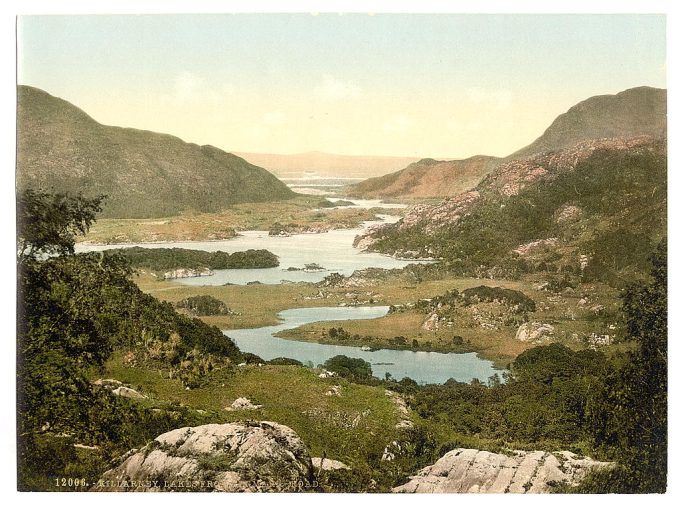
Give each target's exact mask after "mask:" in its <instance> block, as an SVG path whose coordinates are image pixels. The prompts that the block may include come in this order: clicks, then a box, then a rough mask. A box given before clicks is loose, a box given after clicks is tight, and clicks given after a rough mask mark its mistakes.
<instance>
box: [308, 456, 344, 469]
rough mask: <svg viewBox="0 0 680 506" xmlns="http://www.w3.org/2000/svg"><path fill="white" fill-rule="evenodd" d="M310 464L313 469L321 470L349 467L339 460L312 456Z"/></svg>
mask: <svg viewBox="0 0 680 506" xmlns="http://www.w3.org/2000/svg"><path fill="white" fill-rule="evenodd" d="M312 465H313V466H314V469H321V470H322V471H338V470H340V469H349V466H347V464H345V463H344V462H340V461H339V460H332V459H325V458H321V457H312Z"/></svg>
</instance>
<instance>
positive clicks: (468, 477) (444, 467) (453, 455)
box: [392, 448, 611, 494]
mask: <svg viewBox="0 0 680 506" xmlns="http://www.w3.org/2000/svg"><path fill="white" fill-rule="evenodd" d="M610 465H611V463H609V462H598V461H596V460H593V459H591V458H589V457H578V456H577V455H575V454H573V453H571V452H566V451H565V452H555V453H549V452H543V451H532V452H524V451H514V452H512V453H511V454H509V455H503V454H498V453H491V452H487V451H480V450H475V449H467V448H457V449H455V450H452V451H450V452H448V453H447V454H446V455H444V456H443V457H442V458H440V459H439V460H438V461H437V462H435V463H434V464H433V465H431V466H428V467H425V468H423V469H422V470H421V471H420V472H419V473H418V474H417V475H416V476H412V477H411V479H410V481H408V482H407V483H406V484H404V485H401V486H399V487H396V488H394V489H393V490H392V491H393V492H402V493H413V492H418V493H489V494H499V493H519V494H524V493H548V492H551V491H552V490H553V486H554V485H557V484H565V485H576V484H578V483H579V482H580V481H581V480H582V479H583V478H584V477H585V476H586V475H587V474H588V473H589V472H591V471H592V470H594V469H601V468H603V467H607V466H610Z"/></svg>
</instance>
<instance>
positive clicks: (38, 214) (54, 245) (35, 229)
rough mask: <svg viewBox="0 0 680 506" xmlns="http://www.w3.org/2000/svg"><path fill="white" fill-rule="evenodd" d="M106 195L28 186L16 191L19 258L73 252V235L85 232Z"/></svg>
mask: <svg viewBox="0 0 680 506" xmlns="http://www.w3.org/2000/svg"><path fill="white" fill-rule="evenodd" d="M104 199H105V197H104V196H103V195H100V196H98V197H95V198H90V199H88V198H85V197H83V196H82V195H81V194H78V195H77V196H76V197H72V196H69V195H66V194H63V193H54V194H53V193H47V192H42V191H35V190H31V189H27V190H24V191H22V192H21V193H19V194H18V195H17V254H18V257H19V260H20V261H22V260H24V259H26V258H35V257H36V256H37V255H40V254H73V248H74V245H75V237H76V236H77V235H80V234H85V233H86V232H87V231H88V230H89V228H90V226H91V225H92V223H94V221H95V216H96V215H97V213H99V212H100V211H101V210H102V202H103V201H104Z"/></svg>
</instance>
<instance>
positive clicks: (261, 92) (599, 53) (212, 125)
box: [17, 13, 666, 158]
mask: <svg viewBox="0 0 680 506" xmlns="http://www.w3.org/2000/svg"><path fill="white" fill-rule="evenodd" d="M665 23H666V20H665V16H663V15H651V14H628V15H623V14H618V15H606V14H604V15H597V14H587V15H547V14H545V15H539V14H533V15H519V14H517V15H488V14H484V15H482V14H479V15H473V14H466V15H464V14H386V13H382V14H376V15H368V14H345V15H338V14H318V15H311V14H227V15H217V14H209V15H138V16H129V15H128V16H122V15H121V16H105V15H97V16H83V15H80V16H22V17H19V19H18V21H17V32H18V38H17V40H18V43H17V44H18V50H17V54H18V67H17V74H18V75H17V80H18V82H19V84H26V85H31V86H36V87H38V88H41V89H43V90H45V91H47V92H48V93H50V94H52V95H55V96H58V97H60V98H63V99H65V100H68V101H69V102H71V103H73V104H75V105H76V106H78V107H80V108H81V109H83V110H84V111H85V112H87V113H88V114H90V115H91V116H92V117H93V118H94V119H96V120H97V121H99V122H101V123H104V124H108V125H116V126H125V127H134V128H141V129H148V130H153V131H157V132H163V133H169V134H172V135H176V136H178V137H180V138H182V139H184V140H186V141H189V142H195V143H198V144H212V145H214V146H217V147H219V148H222V149H224V150H227V151H235V152H260V153H286V154H287V153H301V152H307V151H325V152H331V153H339V154H350V155H392V156H414V157H434V158H461V157H467V156H472V155H475V154H487V155H496V156H505V155H508V154H510V153H512V152H514V151H516V150H517V149H519V148H521V147H523V146H525V145H527V144H529V143H530V142H532V141H533V140H534V139H535V138H536V137H538V136H539V135H540V134H541V133H543V131H544V130H545V129H546V128H547V127H548V126H549V125H550V123H551V122H552V121H553V120H554V119H555V117H556V116H557V115H559V114H561V113H563V112H565V111H566V110H567V109H568V108H569V107H571V106H572V105H574V104H576V103H577V102H579V101H581V100H584V99H586V98H588V97H591V96H593V95H601V94H610V93H617V92H620V91H623V90H625V89H628V88H631V87H635V86H642V85H645V86H654V87H661V88H665V87H666V33H665V31H666V29H665Z"/></svg>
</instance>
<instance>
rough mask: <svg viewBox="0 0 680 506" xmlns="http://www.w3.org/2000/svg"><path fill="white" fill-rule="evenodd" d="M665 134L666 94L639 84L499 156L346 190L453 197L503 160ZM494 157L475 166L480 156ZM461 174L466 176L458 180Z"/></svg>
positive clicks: (572, 113)
mask: <svg viewBox="0 0 680 506" xmlns="http://www.w3.org/2000/svg"><path fill="white" fill-rule="evenodd" d="M641 135H649V136H652V137H665V135H666V90H664V89H661V88H652V87H649V86H639V87H635V88H629V89H627V90H624V91H622V92H619V93H617V94H614V95H597V96H593V97H590V98H587V99H585V100H582V101H581V102H578V103H577V104H575V105H574V106H572V107H570V108H569V109H568V110H567V111H566V112H564V113H562V114H560V115H559V116H557V118H556V119H555V120H554V121H553V122H552V123H551V124H550V126H549V127H548V128H547V129H546V130H545V131H544V132H543V134H542V135H540V136H539V137H538V138H537V139H536V140H534V141H533V142H532V143H531V144H529V145H527V146H525V147H523V148H521V149H519V150H517V151H515V152H514V153H511V154H510V155H508V156H506V157H503V158H495V157H486V156H485V155H475V156H472V157H469V158H466V159H465V160H452V161H441V162H438V163H436V164H434V163H429V162H428V163H423V162H424V161H425V160H428V159H423V160H419V161H418V162H415V163H414V164H411V165H409V166H408V167H406V168H404V169H402V170H400V171H397V172H394V173H392V174H387V175H385V176H382V177H377V178H372V179H368V180H366V181H362V182H360V183H357V184H354V185H352V186H350V187H349V190H348V192H349V194H350V195H351V196H355V197H372V198H380V197H452V196H455V195H457V194H460V193H463V192H465V191H468V190H471V189H472V188H474V187H475V186H476V185H477V184H478V183H480V182H481V181H482V180H483V179H484V177H486V176H487V175H488V174H490V173H491V172H492V171H493V170H494V169H495V168H496V167H498V166H500V165H501V164H503V163H505V162H509V161H512V160H518V159H523V158H527V157H530V156H532V155H537V154H539V153H542V152H550V151H557V150H561V149H565V148H568V147H569V146H573V145H576V144H577V143H579V142H581V141H586V140H596V139H608V138H623V137H629V138H633V137H638V136H641ZM480 157H482V158H488V159H492V160H490V161H489V163H488V164H479V163H478V164H477V165H474V164H473V163H472V162H473V161H475V160H479V158H480ZM460 172H463V173H464V177H463V178H461V177H460Z"/></svg>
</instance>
